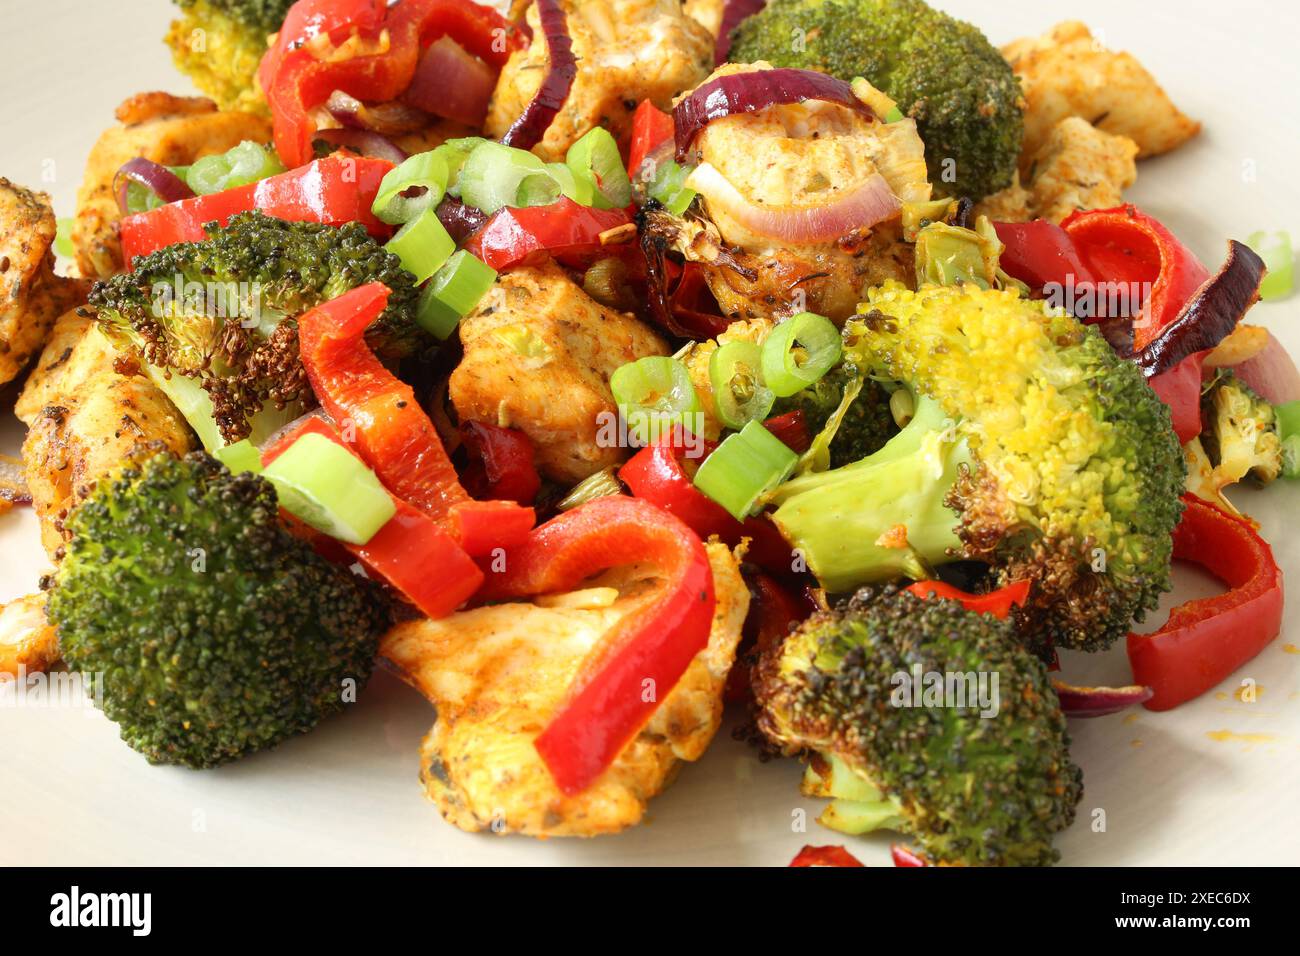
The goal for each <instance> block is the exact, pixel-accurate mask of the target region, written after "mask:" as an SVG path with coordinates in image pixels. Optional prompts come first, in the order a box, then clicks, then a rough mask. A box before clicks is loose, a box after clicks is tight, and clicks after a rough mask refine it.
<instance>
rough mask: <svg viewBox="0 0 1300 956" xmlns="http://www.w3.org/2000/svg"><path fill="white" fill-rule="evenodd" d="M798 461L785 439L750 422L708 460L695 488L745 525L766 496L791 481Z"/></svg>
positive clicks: (698, 474) (701, 468) (718, 448)
mask: <svg viewBox="0 0 1300 956" xmlns="http://www.w3.org/2000/svg"><path fill="white" fill-rule="evenodd" d="M798 461H799V456H798V455H796V454H795V453H794V452H792V451H791V450H790V449H789V448H787V447H786V445H785V443H784V442H783V441H781V439H779V438H777V437H776V436H775V435H773V434H772V433H771V432H770V431H768V430H767V429H766V428H764V427H763V425H762V424H761V423H760V422H750V423H749V424H748V425H746V426H745V427H744V428H742V429H741V430H740V431H738V432H736V433H735V434H734V435H728V436H727V437H726V439H724V440H723V442H722V444H721V445H719V446H718V447H717V449H716V450H715V451H714V452H713V454H711V455H709V457H708V458H706V459H704V464H702V465H700V468H699V471H697V472H696V473H695V487H696V488H698V489H700V491H701V492H703V493H704V494H705V495H706V496H707V497H709V498H711V499H713V500H714V501H716V502H717V503H718V504H720V505H722V507H723V508H725V509H726V510H727V512H728V513H729V514H730V515H731V516H732V517H733V518H735V519H736V520H737V521H744V520H745V518H747V517H749V515H750V514H751V513H753V511H754V506H755V505H756V504H757V503H758V499H759V498H760V497H762V495H763V494H765V493H766V492H768V491H770V490H771V489H773V488H775V487H776V486H777V485H779V484H780V483H781V482H783V481H785V480H786V479H787V478H789V477H790V474H791V472H793V471H794V467H795V465H796V464H797V463H798Z"/></svg>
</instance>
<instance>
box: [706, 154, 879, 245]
mask: <svg viewBox="0 0 1300 956" xmlns="http://www.w3.org/2000/svg"><path fill="white" fill-rule="evenodd" d="M687 185H688V186H690V188H691V189H694V190H695V191H697V192H698V193H699V194H700V195H701V196H703V197H704V199H705V201H706V202H707V203H708V204H709V208H710V210H711V211H716V212H720V213H723V214H725V215H726V216H728V217H730V218H731V219H733V220H735V221H736V222H737V223H738V224H739V225H741V226H742V227H744V228H745V229H747V230H749V231H750V232H752V233H755V234H756V235H759V236H764V237H766V238H768V239H777V240H780V241H782V242H788V243H794V244H813V243H819V242H831V241H833V240H835V239H839V238H840V237H841V236H846V235H848V234H849V233H851V232H853V231H854V230H856V229H869V228H871V227H872V226H874V225H876V224H877V223H880V222H884V221H885V220H886V219H891V218H893V217H894V216H895V215H897V214H898V211H899V210H900V209H902V208H903V207H902V203H900V202H899V201H898V197H897V196H895V195H894V193H893V191H892V190H891V189H890V188H889V183H887V182H886V181H885V178H884V177H883V176H881V175H880V174H879V173H872V174H871V175H870V176H868V177H867V178H866V179H864V180H863V181H862V183H861V184H859V185H858V186H856V187H855V188H853V189H851V190H849V191H848V192H847V193H845V194H844V195H843V196H841V197H840V198H838V199H836V200H833V201H831V202H826V203H818V204H816V205H810V206H759V205H756V204H755V203H752V202H750V201H749V200H748V199H746V198H745V197H744V196H742V195H741V194H740V191H739V190H738V189H736V187H735V186H733V185H731V183H730V182H729V181H728V180H727V178H726V177H725V176H723V175H722V173H720V172H719V171H718V170H717V169H716V168H715V167H713V166H711V165H709V164H708V163H703V164H701V165H700V166H698V167H696V169H695V172H693V173H691V176H690V179H689V180H688V181H687Z"/></svg>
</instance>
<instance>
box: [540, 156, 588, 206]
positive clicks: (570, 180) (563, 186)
mask: <svg viewBox="0 0 1300 956" xmlns="http://www.w3.org/2000/svg"><path fill="white" fill-rule="evenodd" d="M546 168H547V170H548V171H549V172H550V174H551V178H552V179H554V180H555V182H556V184H557V185H558V186H559V187H560V195H562V196H567V197H568V198H569V199H572V200H573V201H574V202H576V203H577V204H578V205H579V206H590V205H591V203H592V192H593V189H594V187H593V186H592V185H591V183H590V182H589V181H586V180H582V179H579V178H578V177H577V176H575V175H573V170H571V169H570V168H569V167H568V166H566V165H564V163H547V164H546Z"/></svg>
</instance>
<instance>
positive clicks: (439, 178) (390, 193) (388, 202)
mask: <svg viewBox="0 0 1300 956" xmlns="http://www.w3.org/2000/svg"><path fill="white" fill-rule="evenodd" d="M439 149H441V147H439ZM449 176H450V171H449V169H448V167H447V154H446V153H442V152H439V150H438V149H435V150H432V151H431V152H427V153H416V154H415V155H414V156H412V157H411V158H410V159H408V160H406V161H405V162H404V163H402V165H400V166H397V167H395V168H393V169H390V170H389V171H388V174H387V175H386V176H384V178H383V179H382V180H380V182H379V192H377V193H376V194H375V201H374V203H373V204H372V205H371V207H370V211H371V212H373V213H374V214H375V215H376V216H377V217H378V218H379V220H380V221H381V222H386V223H388V224H389V225H394V226H395V225H397V224H399V223H405V222H410V221H411V220H413V219H415V218H416V217H417V216H419V215H420V213H422V212H424V211H425V210H426V209H431V208H434V207H436V206H437V205H438V203H440V202H442V196H443V193H444V192H446V189H447V181H448V177H449ZM413 190H423V191H422V192H416V194H415V195H406V193H408V192H411V191H413Z"/></svg>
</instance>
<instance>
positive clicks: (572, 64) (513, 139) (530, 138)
mask: <svg viewBox="0 0 1300 956" xmlns="http://www.w3.org/2000/svg"><path fill="white" fill-rule="evenodd" d="M537 16H538V20H539V22H540V24H541V27H542V35H543V36H544V37H545V38H546V54H547V58H548V59H549V60H550V66H549V68H548V69H547V71H546V76H545V77H544V78H543V79H542V85H541V86H540V87H538V88H537V95H536V96H534V97H533V101H532V102H531V103H529V104H528V106H526V107H525V108H524V111H523V113H521V114H520V116H519V118H518V119H517V120H515V121H514V123H512V124H511V126H510V128H509V129H508V130H506V135H504V136H502V137H501V142H502V143H504V144H505V145H506V146H514V147H515V148H517V149H532V148H533V147H534V146H536V145H537V144H538V143H539V142H541V139H542V137H543V136H545V135H546V130H547V129H548V128H549V127H550V125H551V121H552V120H554V119H555V114H556V113H558V112H560V107H562V106H564V101H565V100H567V99H568V98H569V91H570V90H572V89H573V79H574V77H576V76H577V75H578V61H577V59H575V57H574V55H573V40H572V39H571V38H570V37H569V22H568V20H567V19H566V18H565V16H564V9H563V8H562V7H561V6H560V4H559V0H537Z"/></svg>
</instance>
